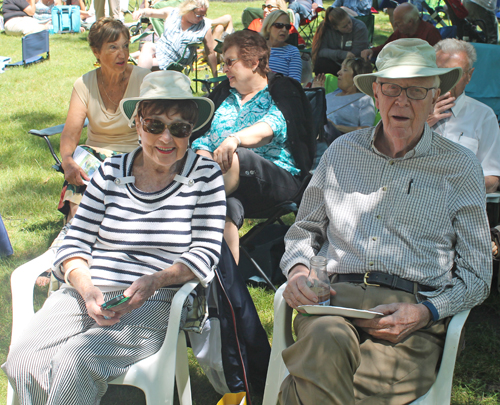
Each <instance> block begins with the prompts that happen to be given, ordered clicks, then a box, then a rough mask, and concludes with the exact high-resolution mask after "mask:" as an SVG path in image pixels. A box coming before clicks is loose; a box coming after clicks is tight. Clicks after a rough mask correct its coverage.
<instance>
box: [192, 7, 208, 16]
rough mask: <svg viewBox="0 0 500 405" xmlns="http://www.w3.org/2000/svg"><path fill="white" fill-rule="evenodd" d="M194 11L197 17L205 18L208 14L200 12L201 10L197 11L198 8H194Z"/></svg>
mask: <svg viewBox="0 0 500 405" xmlns="http://www.w3.org/2000/svg"><path fill="white" fill-rule="evenodd" d="M193 13H194V16H195V17H196V18H203V17H206V16H207V14H206V13H205V14H199V11H198V12H197V11H196V9H194V10H193Z"/></svg>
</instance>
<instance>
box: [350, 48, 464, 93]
mask: <svg viewBox="0 0 500 405" xmlns="http://www.w3.org/2000/svg"><path fill="white" fill-rule="evenodd" d="M375 65H376V66H377V70H378V71H377V72H375V73H368V74H364V75H357V76H356V77H355V78H354V83H355V84H356V87H357V88H358V89H359V90H361V91H362V92H363V93H365V94H368V95H369V96H372V97H373V88H372V83H373V82H374V81H375V80H376V79H377V77H383V78H386V79H411V78H414V77H431V76H439V77H440V79H441V84H440V85H439V88H440V89H441V94H444V93H446V92H448V91H450V90H451V89H452V88H453V87H454V86H455V84H457V82H458V81H459V80H460V78H461V77H462V69H461V68H459V67H455V68H438V67H437V65H436V52H435V51H434V48H433V47H432V46H430V45H429V43H428V42H426V41H424V40H423V39H418V38H403V39H397V40H396V41H393V42H390V43H388V44H387V45H386V46H384V49H382V51H381V52H380V54H379V55H378V58H377V61H376V62H375Z"/></svg>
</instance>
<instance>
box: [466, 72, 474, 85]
mask: <svg viewBox="0 0 500 405" xmlns="http://www.w3.org/2000/svg"><path fill="white" fill-rule="evenodd" d="M474 70H476V68H471V69H470V70H469V79H468V80H467V83H465V85H466V86H467V85H468V84H469V82H470V79H472V73H474Z"/></svg>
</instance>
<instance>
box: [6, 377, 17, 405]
mask: <svg viewBox="0 0 500 405" xmlns="http://www.w3.org/2000/svg"><path fill="white" fill-rule="evenodd" d="M6 404H7V405H19V398H18V397H17V395H16V393H15V392H14V388H12V385H10V382H7V403H6Z"/></svg>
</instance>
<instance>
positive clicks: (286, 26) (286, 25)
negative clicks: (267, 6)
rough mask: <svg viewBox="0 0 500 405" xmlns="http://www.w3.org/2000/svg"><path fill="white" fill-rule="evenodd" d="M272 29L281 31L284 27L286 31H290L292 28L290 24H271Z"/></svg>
mask: <svg viewBox="0 0 500 405" xmlns="http://www.w3.org/2000/svg"><path fill="white" fill-rule="evenodd" d="M273 27H276V28H278V29H279V30H281V29H282V28H283V27H284V28H286V30H287V31H290V28H292V24H283V23H273Z"/></svg>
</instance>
